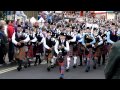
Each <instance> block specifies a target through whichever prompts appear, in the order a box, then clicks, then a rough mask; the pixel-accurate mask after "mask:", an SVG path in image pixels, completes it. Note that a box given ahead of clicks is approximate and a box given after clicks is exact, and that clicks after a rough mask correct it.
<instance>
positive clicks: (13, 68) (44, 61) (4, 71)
mask: <svg viewBox="0 0 120 90" xmlns="http://www.w3.org/2000/svg"><path fill="white" fill-rule="evenodd" d="M46 63H47V62H46V60H43V62H42V63H41V64H46ZM31 65H32V66H33V65H34V64H31ZM15 69H17V66H14V67H10V68H7V69H3V70H0V74H3V73H6V72H9V71H13V70H15Z"/></svg>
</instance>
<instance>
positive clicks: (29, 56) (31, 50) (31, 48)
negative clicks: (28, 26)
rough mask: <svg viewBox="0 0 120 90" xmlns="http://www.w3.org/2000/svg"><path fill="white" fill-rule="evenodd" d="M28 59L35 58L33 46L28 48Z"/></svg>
mask: <svg viewBox="0 0 120 90" xmlns="http://www.w3.org/2000/svg"><path fill="white" fill-rule="evenodd" d="M27 58H33V46H32V45H31V46H28V52H27Z"/></svg>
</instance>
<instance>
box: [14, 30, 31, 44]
mask: <svg viewBox="0 0 120 90" xmlns="http://www.w3.org/2000/svg"><path fill="white" fill-rule="evenodd" d="M15 33H16V32H14V33H13V36H12V43H14V44H15V45H17V43H18V42H17V41H16V40H15ZM25 37H26V39H25V40H23V41H24V42H25V43H27V42H28V41H29V40H30V38H29V36H28V35H27V34H25Z"/></svg>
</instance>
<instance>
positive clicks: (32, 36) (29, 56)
mask: <svg viewBox="0 0 120 90" xmlns="http://www.w3.org/2000/svg"><path fill="white" fill-rule="evenodd" d="M29 38H30V41H29V42H28V43H27V46H28V52H27V59H28V64H29V65H28V66H30V59H33V57H34V55H33V47H34V46H35V44H36V41H37V38H36V37H35V32H34V31H33V29H31V30H29Z"/></svg>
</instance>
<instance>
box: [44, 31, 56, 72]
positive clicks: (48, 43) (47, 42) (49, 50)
mask: <svg viewBox="0 0 120 90" xmlns="http://www.w3.org/2000/svg"><path fill="white" fill-rule="evenodd" d="M43 44H44V47H45V48H46V51H45V56H46V59H47V65H48V66H47V70H48V71H50V69H51V59H52V57H53V46H54V41H52V39H51V32H50V31H47V37H46V38H44V43H43Z"/></svg>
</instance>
